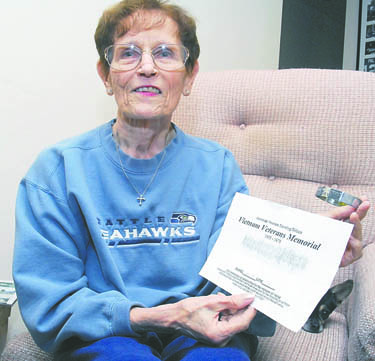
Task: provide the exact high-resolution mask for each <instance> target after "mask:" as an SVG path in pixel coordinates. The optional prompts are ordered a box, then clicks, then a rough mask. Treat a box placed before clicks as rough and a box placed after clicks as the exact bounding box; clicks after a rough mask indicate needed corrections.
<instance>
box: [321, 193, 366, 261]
mask: <svg viewBox="0 0 375 361" xmlns="http://www.w3.org/2000/svg"><path fill="white" fill-rule="evenodd" d="M360 199H361V200H362V203H361V204H360V205H359V207H358V208H357V209H355V208H353V207H351V206H343V207H337V208H332V210H330V211H329V212H327V213H324V215H325V216H328V217H330V218H333V219H337V220H342V221H344V220H348V221H349V222H350V223H353V224H354V227H353V231H352V234H351V235H350V238H349V241H348V244H347V245H346V249H345V252H344V255H343V256H342V259H341V263H340V267H345V266H348V265H350V264H351V263H353V262H355V261H357V260H358V259H359V258H361V257H362V248H363V246H362V224H361V220H362V219H363V218H365V217H366V214H367V212H368V210H369V208H370V202H369V201H368V200H367V197H360Z"/></svg>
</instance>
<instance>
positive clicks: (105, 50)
mask: <svg viewBox="0 0 375 361" xmlns="http://www.w3.org/2000/svg"><path fill="white" fill-rule="evenodd" d="M119 45H132V46H133V47H135V48H137V49H139V50H140V53H141V54H140V57H139V60H138V62H137V63H136V65H135V66H134V67H132V68H129V69H126V70H121V69H117V68H115V67H113V66H112V64H111V62H110V61H109V59H108V51H109V49H110V48H114V47H115V46H119ZM162 45H175V46H179V47H180V48H182V49H183V50H184V51H185V57H184V60H183V63H182V66H181V68H176V69H163V68H162V67H160V66H159V65H158V64H157V63H156V61H155V58H154V55H153V54H152V51H153V50H154V49H157V48H158V47H160V46H162ZM144 53H147V54H149V55H150V56H151V59H152V62H153V63H154V65H155V66H156V67H157V68H158V69H160V70H163V71H178V70H181V69H182V68H184V67H185V65H186V62H187V61H188V59H189V56H190V53H189V49H188V48H187V47H186V46H184V45H182V44H170V43H161V44H159V45H157V46H155V47H154V48H152V49H151V50H150V51H147V50H143V49H141V48H139V47H138V46H137V45H135V44H134V43H121V44H112V45H109V46H107V47H106V48H105V49H104V58H105V60H106V61H107V64H108V66H109V67H110V68H112V69H114V70H116V71H130V70H134V69H136V68H137V67H138V66H139V64H140V63H141V61H142V57H143V54H144Z"/></svg>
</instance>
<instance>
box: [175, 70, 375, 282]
mask: <svg viewBox="0 0 375 361" xmlns="http://www.w3.org/2000/svg"><path fill="white" fill-rule="evenodd" d="M173 120H174V122H176V124H178V125H179V126H180V127H181V128H182V129H183V130H184V131H186V132H187V133H190V134H193V135H196V136H200V137H204V138H210V139H213V140H215V141H217V142H219V143H221V144H223V145H224V146H226V147H228V148H229V149H230V150H231V151H232V152H233V154H234V156H235V157H236V159H237V161H238V162H239V164H240V167H241V169H242V172H243V174H244V176H245V179H246V181H247V183H248V185H249V188H250V192H251V194H252V195H254V196H257V197H260V198H265V199H269V200H273V201H276V202H280V203H283V204H286V205H290V206H293V207H297V208H300V209H304V210H308V211H312V212H320V211H323V210H326V209H328V208H329V207H332V206H331V205H329V204H327V203H325V202H322V201H321V200H319V199H317V198H315V196H314V195H315V191H316V189H317V187H318V186H319V185H328V186H331V187H337V188H339V189H342V190H344V191H347V192H349V193H352V194H353V195H357V196H360V195H368V197H369V198H370V200H371V201H372V203H375V187H374V185H375V74H371V73H364V72H356V71H344V70H321V69H287V70H262V71H254V70H235V71H224V72H212V73H202V74H199V75H198V77H197V80H196V82H195V84H194V87H193V91H192V94H191V95H190V96H189V97H184V98H183V99H182V100H181V103H180V105H179V107H178V109H177V110H176V112H175V114H174V119H173ZM374 227H375V221H374V219H373V216H372V215H371V213H370V215H368V216H367V218H366V220H365V222H364V242H365V243H366V244H367V243H370V242H373V241H374V239H373V237H374V234H375V229H374ZM347 271H348V270H347ZM346 277H347V275H343V278H346Z"/></svg>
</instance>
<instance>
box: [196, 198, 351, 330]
mask: <svg viewBox="0 0 375 361" xmlns="http://www.w3.org/2000/svg"><path fill="white" fill-rule="evenodd" d="M352 228H353V225H352V224H350V223H346V222H341V221H337V220H333V219H331V218H328V217H324V216H320V215H317V214H313V213H309V212H306V211H302V210H299V209H295V208H291V207H287V206H284V205H281V204H278V203H274V202H270V201H266V200H262V199H259V198H255V197H251V196H248V195H244V194H240V193H237V194H236V195H235V197H234V199H233V202H232V205H231V207H230V209H229V212H228V215H227V217H226V220H225V223H224V226H223V228H222V230H221V233H220V235H219V238H218V240H217V242H216V244H215V246H214V248H213V249H212V252H211V253H210V255H209V257H208V259H207V262H206V263H205V265H204V266H203V268H202V270H201V272H200V275H201V276H203V277H205V278H206V279H208V280H210V281H211V282H213V283H214V284H216V285H217V286H219V287H221V288H223V289H224V290H226V291H228V292H230V293H232V294H238V293H249V294H252V295H254V296H255V299H254V302H253V304H252V306H253V307H255V308H256V309H257V310H259V311H261V312H263V313H264V314H266V315H267V316H269V317H271V318H272V319H274V320H275V321H276V322H278V323H280V324H282V325H283V326H285V327H287V328H289V329H290V330H292V331H294V332H297V331H298V330H299V329H300V328H301V327H302V326H303V325H304V323H305V322H306V321H307V319H308V317H309V316H310V314H311V312H312V311H313V310H314V308H315V306H316V305H317V304H318V302H319V300H320V299H321V298H322V297H323V295H324V293H325V292H326V291H327V290H328V289H329V287H330V285H331V283H332V281H333V278H334V276H335V274H336V271H337V269H338V267H339V264H340V261H341V257H342V255H343V253H344V251H345V247H346V244H347V241H348V240H349V237H350V234H351V231H352Z"/></svg>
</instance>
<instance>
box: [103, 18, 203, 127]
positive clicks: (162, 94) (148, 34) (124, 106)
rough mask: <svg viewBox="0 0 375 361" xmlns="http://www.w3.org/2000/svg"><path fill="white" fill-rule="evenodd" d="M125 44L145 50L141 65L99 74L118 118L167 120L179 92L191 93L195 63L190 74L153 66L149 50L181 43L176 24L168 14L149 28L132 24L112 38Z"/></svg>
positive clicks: (175, 104) (116, 42)
mask: <svg viewBox="0 0 375 361" xmlns="http://www.w3.org/2000/svg"><path fill="white" fill-rule="evenodd" d="M148 16H150V17H152V16H153V13H152V12H148V13H146V17H148ZM159 18H160V14H159ZM125 21H126V20H125ZM124 43H132V44H134V45H136V46H137V47H138V48H140V49H142V50H143V51H145V53H143V56H142V60H141V62H140V64H139V65H138V66H137V67H136V68H135V69H133V70H129V71H116V70H114V69H112V68H110V71H109V73H108V76H107V77H105V78H103V77H104V75H103V74H100V75H101V77H102V79H103V81H104V84H105V86H106V87H110V88H112V90H113V94H114V96H115V99H116V103H117V105H118V116H119V118H120V119H129V120H130V119H166V120H170V119H171V116H172V113H173V111H174V110H175V109H176V107H177V104H178V102H179V100H180V96H181V94H182V93H183V92H186V90H188V92H190V89H191V87H192V84H193V81H194V78H195V75H196V73H197V72H198V64H196V66H195V67H194V70H193V72H192V73H191V74H188V73H187V72H186V69H185V68H183V69H182V70H177V71H165V70H161V69H159V68H157V67H156V66H155V64H154V62H153V60H152V57H151V55H150V51H151V50H152V49H153V48H155V47H156V46H158V45H160V44H162V43H164V44H181V41H180V39H179V36H178V27H177V24H176V23H175V22H174V21H173V20H172V19H171V18H169V17H165V18H164V21H162V22H159V23H156V24H155V25H153V26H151V27H148V28H144V27H142V26H141V25H139V24H137V23H135V24H134V26H133V27H131V28H130V30H129V31H127V32H126V34H125V35H123V36H121V37H119V38H117V39H116V40H115V44H124ZM99 73H100V71H99Z"/></svg>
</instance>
